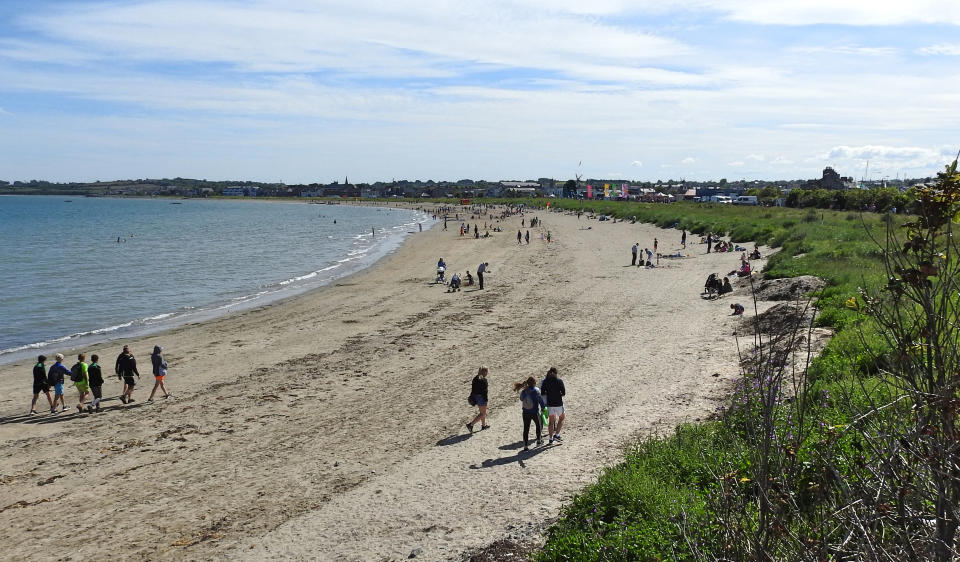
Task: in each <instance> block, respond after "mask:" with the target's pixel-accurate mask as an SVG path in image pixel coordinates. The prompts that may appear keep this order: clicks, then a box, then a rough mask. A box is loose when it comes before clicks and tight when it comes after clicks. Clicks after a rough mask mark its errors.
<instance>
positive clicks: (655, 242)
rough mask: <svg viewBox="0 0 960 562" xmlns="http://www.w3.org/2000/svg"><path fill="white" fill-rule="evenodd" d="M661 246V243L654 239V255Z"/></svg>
mask: <svg viewBox="0 0 960 562" xmlns="http://www.w3.org/2000/svg"><path fill="white" fill-rule="evenodd" d="M659 245H660V241H659V240H657V239H656V238H654V239H653V253H654V254H656V253H657V246H659Z"/></svg>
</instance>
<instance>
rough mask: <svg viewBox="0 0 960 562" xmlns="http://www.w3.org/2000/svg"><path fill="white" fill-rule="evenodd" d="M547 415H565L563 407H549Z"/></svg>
mask: <svg viewBox="0 0 960 562" xmlns="http://www.w3.org/2000/svg"><path fill="white" fill-rule="evenodd" d="M547 413H548V414H550V415H551V416H559V415H560V414H562V413H563V406H547Z"/></svg>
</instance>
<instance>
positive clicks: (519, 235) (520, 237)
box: [517, 230, 523, 246]
mask: <svg viewBox="0 0 960 562" xmlns="http://www.w3.org/2000/svg"><path fill="white" fill-rule="evenodd" d="M520 244H523V232H521V231H519V230H518V231H517V246H519V245H520Z"/></svg>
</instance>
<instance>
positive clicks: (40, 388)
mask: <svg viewBox="0 0 960 562" xmlns="http://www.w3.org/2000/svg"><path fill="white" fill-rule="evenodd" d="M41 392H50V385H48V384H46V383H42V384H37V383H33V393H34V394H40V393H41Z"/></svg>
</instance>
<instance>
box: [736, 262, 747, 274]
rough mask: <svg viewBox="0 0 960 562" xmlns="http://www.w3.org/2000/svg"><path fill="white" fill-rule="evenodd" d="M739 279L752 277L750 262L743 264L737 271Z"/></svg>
mask: <svg viewBox="0 0 960 562" xmlns="http://www.w3.org/2000/svg"><path fill="white" fill-rule="evenodd" d="M737 277H750V262H748V261H745V262H743V265H741V266H740V269H738V270H737Z"/></svg>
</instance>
